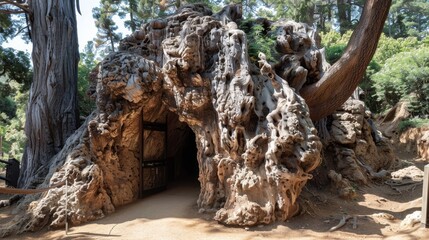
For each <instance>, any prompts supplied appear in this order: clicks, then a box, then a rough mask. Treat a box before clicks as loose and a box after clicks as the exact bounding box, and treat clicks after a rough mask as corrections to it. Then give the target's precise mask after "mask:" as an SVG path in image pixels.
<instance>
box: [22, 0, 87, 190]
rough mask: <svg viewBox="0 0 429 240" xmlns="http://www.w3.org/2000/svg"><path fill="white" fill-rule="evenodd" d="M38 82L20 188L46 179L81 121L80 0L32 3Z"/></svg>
mask: <svg viewBox="0 0 429 240" xmlns="http://www.w3.org/2000/svg"><path fill="white" fill-rule="evenodd" d="M29 6H30V9H31V11H32V14H31V16H30V25H31V37H32V41H33V52H32V59H33V66H34V74H33V83H32V86H31V90H30V98H29V103H28V109H27V115H26V118H27V121H26V124H25V133H26V135H27V138H28V142H27V145H26V149H25V151H26V156H25V157H23V159H22V168H21V176H20V179H19V186H20V187H27V186H29V185H31V183H32V182H34V180H36V181H37V180H38V178H40V179H42V180H43V179H44V177H45V175H46V173H47V169H48V166H49V164H50V159H51V158H52V157H53V156H54V155H55V154H56V153H58V152H59V151H60V150H61V148H62V147H63V145H64V143H65V140H66V139H67V138H68V137H69V136H70V135H71V134H72V133H73V132H74V131H75V130H76V128H77V125H78V108H77V106H78V104H77V98H76V94H77V64H78V61H79V51H78V40H77V27H76V14H75V1H74V0H47V1H29Z"/></svg>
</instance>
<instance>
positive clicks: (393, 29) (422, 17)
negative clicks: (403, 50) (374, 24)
mask: <svg viewBox="0 0 429 240" xmlns="http://www.w3.org/2000/svg"><path fill="white" fill-rule="evenodd" d="M386 25H387V26H386V28H385V30H384V31H385V33H386V34H388V35H389V36H391V37H393V38H401V37H402V38H403V37H409V36H414V37H417V38H419V39H421V38H424V37H426V36H428V33H429V1H427V0H413V1H409V0H393V2H392V6H391V7H390V11H389V16H388V21H387V24H386Z"/></svg>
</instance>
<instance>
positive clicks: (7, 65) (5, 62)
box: [0, 47, 32, 91]
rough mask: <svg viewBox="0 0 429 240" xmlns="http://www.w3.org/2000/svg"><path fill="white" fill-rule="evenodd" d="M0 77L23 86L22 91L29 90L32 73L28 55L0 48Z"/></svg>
mask: <svg viewBox="0 0 429 240" xmlns="http://www.w3.org/2000/svg"><path fill="white" fill-rule="evenodd" d="M2 76H3V77H5V79H8V80H15V81H17V82H18V83H21V84H23V85H22V87H23V89H24V90H27V89H29V88H30V84H31V79H32V72H31V64H30V58H29V56H28V54H27V53H25V52H23V51H16V50H14V49H12V48H3V47H0V77H2ZM0 91H1V89H0Z"/></svg>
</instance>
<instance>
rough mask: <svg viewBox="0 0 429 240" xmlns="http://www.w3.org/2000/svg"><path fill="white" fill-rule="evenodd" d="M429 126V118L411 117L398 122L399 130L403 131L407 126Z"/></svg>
mask: <svg viewBox="0 0 429 240" xmlns="http://www.w3.org/2000/svg"><path fill="white" fill-rule="evenodd" d="M422 127H429V119H426V118H425V119H423V118H412V119H407V120H404V121H402V122H400V123H399V132H400V133H402V132H405V131H406V130H407V129H409V128H422Z"/></svg>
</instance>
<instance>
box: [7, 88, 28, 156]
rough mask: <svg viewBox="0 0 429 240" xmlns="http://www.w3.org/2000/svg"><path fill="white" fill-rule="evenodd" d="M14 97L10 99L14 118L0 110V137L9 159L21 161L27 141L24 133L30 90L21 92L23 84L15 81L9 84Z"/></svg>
mask: <svg viewBox="0 0 429 240" xmlns="http://www.w3.org/2000/svg"><path fill="white" fill-rule="evenodd" d="M7 84H8V85H9V87H10V89H11V93H12V95H11V96H9V97H8V98H9V99H10V100H11V101H12V102H13V104H14V106H15V112H14V114H13V116H12V117H11V116H8V115H7V114H6V113H5V112H4V109H3V108H0V123H1V124H0V135H1V136H3V152H5V153H6V154H8V157H15V158H16V159H21V157H22V154H23V150H24V145H25V141H26V137H25V133H24V122H25V108H26V103H27V100H28V90H26V91H24V92H21V89H23V86H22V84H20V83H17V82H16V81H14V80H11V81H8V83H7Z"/></svg>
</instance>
